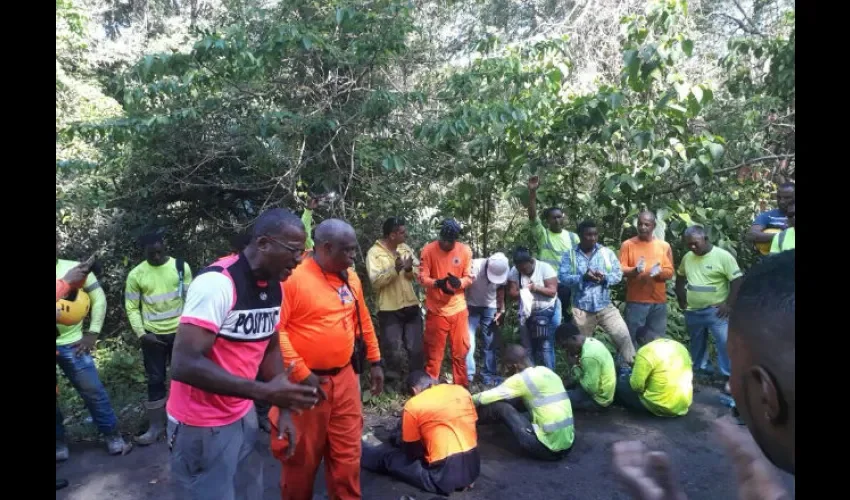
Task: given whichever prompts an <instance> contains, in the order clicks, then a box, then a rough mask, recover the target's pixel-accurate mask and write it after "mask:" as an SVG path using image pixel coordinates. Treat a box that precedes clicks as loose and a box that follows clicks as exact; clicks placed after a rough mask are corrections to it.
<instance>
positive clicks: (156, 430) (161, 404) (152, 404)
mask: <svg viewBox="0 0 850 500" xmlns="http://www.w3.org/2000/svg"><path fill="white" fill-rule="evenodd" d="M145 408H146V409H147V412H148V423H149V424H150V427H148V430H147V432H145V433H144V434H142V435H141V436H136V437H135V438H134V440H135V441H136V443H138V444H140V445H142V446H147V445H149V444H154V443H156V440H157V439H159V438H160V436H164V435H165V420H166V418H167V416H166V415H165V398H163V399H160V400H158V401H149V402H147V403H145Z"/></svg>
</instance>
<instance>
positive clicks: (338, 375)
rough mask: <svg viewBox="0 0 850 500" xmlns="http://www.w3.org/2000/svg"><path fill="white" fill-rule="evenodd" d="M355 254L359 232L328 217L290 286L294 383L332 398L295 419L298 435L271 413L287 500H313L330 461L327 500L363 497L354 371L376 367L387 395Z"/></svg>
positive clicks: (286, 352) (374, 382) (376, 382)
mask: <svg viewBox="0 0 850 500" xmlns="http://www.w3.org/2000/svg"><path fill="white" fill-rule="evenodd" d="M356 252H357V238H356V236H355V234H354V229H353V228H352V227H351V226H350V225H348V224H347V223H345V222H343V221H341V220H338V219H327V220H325V221H324V222H322V223H321V224H319V225H318V227H316V233H315V247H314V249H313V256H312V257H310V258H307V259H305V260H304V262H303V263H302V264H301V265H300V266H298V267H297V268H296V269H295V270H294V271H293V273H292V276H291V277H290V278H289V279H288V280H287V281H286V282H285V283H284V284H283V293H284V297H283V305H282V307H281V314H280V347H281V351H282V353H283V359H284V361H285V363H286V364H287V365H289V364H290V363H295V368H294V369H293V372H292V375H291V376H290V379H291V380H293V381H294V382H301V383H303V384H306V385H310V386H312V387H316V388H318V389H319V390H321V391H323V392H324V394H325V395H326V396H327V397H326V399H325V400H324V401H322V402H320V403H319V404H318V405H317V406H316V407H315V408H313V409H312V410H309V411H305V412H303V413H301V414H297V415H293V417H292V420H293V423H294V427H295V428H294V429H290V430H288V431H294V432H292V435H291V437H288V436H286V434H287V433H286V432H281V431H282V429H277V428H276V425H275V424H276V423H277V421H278V417H277V412H278V410H277V408H274V407H273V408H272V409H271V412H270V414H269V420H270V421H271V422H272V427H273V430H272V433H271V438H272V440H271V447H272V454H273V455H274V456H275V457H276V458H277V459H278V460H281V462H282V463H283V467H282V469H281V497H282V498H284V499H286V500H312V498H313V483H314V481H315V478H316V471H317V469H318V468H319V464H320V463H321V462H322V460H323V459H324V462H325V480H326V482H327V491H328V496H329V497H330V498H333V499H335V500H352V499H360V498H361V494H360V444H361V441H360V436H361V434H362V432H363V413H362V408H361V406H360V381H359V376H358V374H357V373H355V369H356V368H357V367H358V366H362V365H363V364H367V363H368V365H370V366H371V369H370V378H371V392H372V394H373V395H377V394H380V393H381V392H383V389H384V371H383V368H382V361H381V352H380V350H379V348H378V339H377V338H376V336H375V329H374V327H373V326H372V318H371V316H370V315H369V309H368V308H367V306H366V301H365V299H364V296H363V288H362V286H361V283H360V279H359V278H358V276H357V274H356V273H354V272H352V271H351V270H350V269H349V268H350V267H351V266H352V265H353V264H354V255H355V253H356ZM361 339H362V340H361ZM355 344H357V346H356V347H357V348H355ZM364 351H365V352H364ZM358 354H361V355H364V354H365V359H363V357H361V356H359V355H358ZM293 442H295V443H297V444H295V446H293Z"/></svg>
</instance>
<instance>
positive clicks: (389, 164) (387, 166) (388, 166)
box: [381, 156, 395, 170]
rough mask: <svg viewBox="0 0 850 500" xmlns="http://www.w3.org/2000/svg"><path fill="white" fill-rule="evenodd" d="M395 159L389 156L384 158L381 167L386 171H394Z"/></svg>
mask: <svg viewBox="0 0 850 500" xmlns="http://www.w3.org/2000/svg"><path fill="white" fill-rule="evenodd" d="M394 164H395V159H394V158H393V157H392V156H388V157H386V158H384V161H382V162H381V166H382V167H384V170H392V169H393V167H394V166H395V165H394Z"/></svg>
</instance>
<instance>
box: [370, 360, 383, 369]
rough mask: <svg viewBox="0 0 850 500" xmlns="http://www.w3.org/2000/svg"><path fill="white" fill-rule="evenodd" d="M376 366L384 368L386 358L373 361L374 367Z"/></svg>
mask: <svg viewBox="0 0 850 500" xmlns="http://www.w3.org/2000/svg"><path fill="white" fill-rule="evenodd" d="M376 366H380V367H381V368H383V367H384V360H383V359H379V360H378V361H372V368H374V367H376Z"/></svg>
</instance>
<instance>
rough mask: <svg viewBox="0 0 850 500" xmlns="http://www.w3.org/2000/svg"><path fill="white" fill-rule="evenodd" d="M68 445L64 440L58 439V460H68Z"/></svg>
mask: <svg viewBox="0 0 850 500" xmlns="http://www.w3.org/2000/svg"><path fill="white" fill-rule="evenodd" d="M69 454H70V453H69V452H68V445H67V444H65V443H63V442H62V441H56V461H57V462H64V461H65V460H68V455H69Z"/></svg>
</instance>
